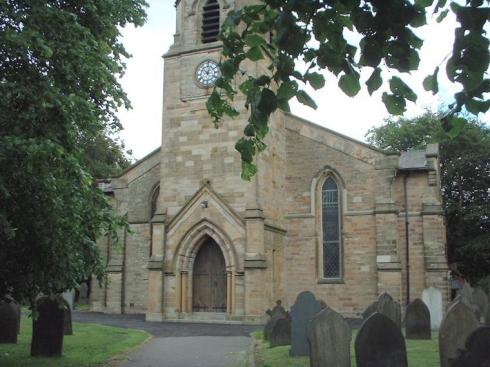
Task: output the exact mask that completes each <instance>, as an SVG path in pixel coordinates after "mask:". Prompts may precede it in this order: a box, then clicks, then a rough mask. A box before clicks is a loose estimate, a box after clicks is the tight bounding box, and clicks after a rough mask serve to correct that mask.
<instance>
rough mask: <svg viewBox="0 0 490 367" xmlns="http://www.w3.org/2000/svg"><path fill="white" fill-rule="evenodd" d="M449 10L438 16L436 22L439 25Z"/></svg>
mask: <svg viewBox="0 0 490 367" xmlns="http://www.w3.org/2000/svg"><path fill="white" fill-rule="evenodd" d="M448 13H449V9H445V10H443V11H442V12H441V14H439V15H438V17H437V19H436V22H437V23H441V22H442V21H443V20H444V19H445V18H446V17H447V15H448Z"/></svg>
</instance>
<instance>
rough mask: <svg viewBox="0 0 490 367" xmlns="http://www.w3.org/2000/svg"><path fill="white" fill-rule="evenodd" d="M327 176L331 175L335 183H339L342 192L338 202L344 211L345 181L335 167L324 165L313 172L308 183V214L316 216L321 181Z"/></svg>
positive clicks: (345, 202)
mask: <svg viewBox="0 0 490 367" xmlns="http://www.w3.org/2000/svg"><path fill="white" fill-rule="evenodd" d="M328 177H333V178H334V179H335V181H336V182H337V185H339V191H340V192H341V193H342V197H341V203H340V204H341V205H342V212H345V211H346V209H347V208H346V205H347V200H346V198H347V189H346V185H345V181H344V180H343V178H342V176H341V175H340V173H339V172H338V171H337V170H336V169H335V168H333V167H330V166H328V165H326V166H325V167H323V168H322V169H321V170H320V171H318V172H317V173H316V174H315V176H314V177H313V179H312V180H311V185H310V200H311V201H310V214H311V215H314V216H316V217H317V218H318V214H319V210H320V208H319V207H318V205H319V204H320V202H321V196H320V197H319V195H320V194H321V190H322V186H323V183H324V182H325V181H326V179H327V178H328Z"/></svg>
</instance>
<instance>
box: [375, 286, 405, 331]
mask: <svg viewBox="0 0 490 367" xmlns="http://www.w3.org/2000/svg"><path fill="white" fill-rule="evenodd" d="M376 311H377V312H379V313H382V314H383V315H385V316H387V317H389V318H390V319H391V320H392V321H393V322H394V323H395V324H396V325H397V326H398V327H399V328H400V329H401V327H402V310H401V306H400V304H399V303H398V302H396V301H395V300H393V297H391V296H390V295H389V294H388V293H386V292H385V293H383V294H382V295H381V296H379V298H378V302H377V308H376Z"/></svg>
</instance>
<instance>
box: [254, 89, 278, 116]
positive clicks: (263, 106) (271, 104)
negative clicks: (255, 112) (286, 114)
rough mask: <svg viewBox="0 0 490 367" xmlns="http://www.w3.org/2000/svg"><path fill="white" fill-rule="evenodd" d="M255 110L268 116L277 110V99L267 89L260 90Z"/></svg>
mask: <svg viewBox="0 0 490 367" xmlns="http://www.w3.org/2000/svg"><path fill="white" fill-rule="evenodd" d="M257 108H258V109H259V110H260V111H261V112H262V113H264V114H265V115H270V114H271V113H272V112H274V111H275V110H276V109H277V97H276V95H275V94H274V92H273V91H271V90H270V89H268V88H264V89H262V94H261V96H260V101H259V103H258V104H257Z"/></svg>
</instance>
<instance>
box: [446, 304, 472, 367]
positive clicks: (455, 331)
mask: <svg viewBox="0 0 490 367" xmlns="http://www.w3.org/2000/svg"><path fill="white" fill-rule="evenodd" d="M477 327H478V320H477V319H476V316H475V313H474V312H473V311H472V310H471V309H470V308H469V307H468V306H467V305H466V304H464V303H463V302H461V301H459V302H456V303H455V304H454V305H452V306H451V307H450V308H449V310H448V312H447V315H446V317H445V318H444V320H442V323H441V327H440V329H439V358H440V362H441V367H450V365H449V359H453V358H456V356H457V350H458V349H462V348H463V347H464V344H465V341H466V338H467V337H468V335H470V333H471V332H472V331H473V330H475V329H476V328H477Z"/></svg>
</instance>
